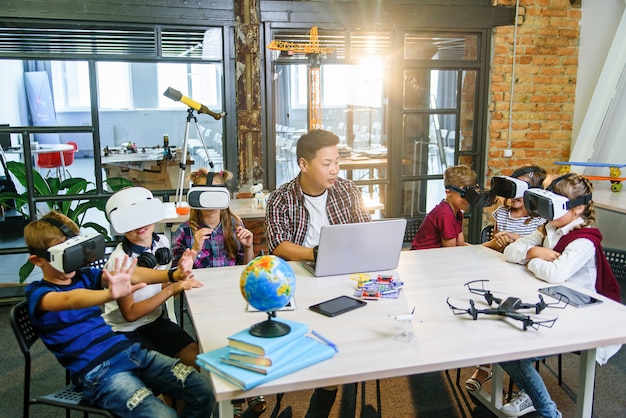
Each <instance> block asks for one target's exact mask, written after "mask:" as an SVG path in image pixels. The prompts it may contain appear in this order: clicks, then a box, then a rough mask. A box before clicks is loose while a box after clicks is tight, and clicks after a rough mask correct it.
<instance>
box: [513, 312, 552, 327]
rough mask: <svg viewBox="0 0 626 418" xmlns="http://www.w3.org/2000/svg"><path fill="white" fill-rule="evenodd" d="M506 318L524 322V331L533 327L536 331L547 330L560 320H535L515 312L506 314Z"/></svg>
mask: <svg viewBox="0 0 626 418" xmlns="http://www.w3.org/2000/svg"><path fill="white" fill-rule="evenodd" d="M504 316H506V317H508V318H512V319H515V320H517V321H521V322H522V329H523V330H524V331H526V330H527V329H528V327H531V328H533V329H535V330H539V327H546V328H552V326H553V325H554V323H555V322H556V320H557V319H558V318H554V319H544V320H540V321H539V320H534V319H532V318H531V317H530V315H523V314H519V313H515V312H509V313H507V314H505V315H504Z"/></svg>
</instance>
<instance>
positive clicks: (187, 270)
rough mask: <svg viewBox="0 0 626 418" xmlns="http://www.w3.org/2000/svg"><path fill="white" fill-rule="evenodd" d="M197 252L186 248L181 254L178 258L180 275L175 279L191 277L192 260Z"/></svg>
mask: <svg viewBox="0 0 626 418" xmlns="http://www.w3.org/2000/svg"><path fill="white" fill-rule="evenodd" d="M196 255H198V253H197V252H196V251H194V250H192V249H191V248H187V249H186V250H185V252H184V253H183V255H182V256H181V257H180V260H178V270H177V271H178V273H179V274H180V276H178V277H176V281H180V280H187V279H191V278H193V262H194V260H195V259H196Z"/></svg>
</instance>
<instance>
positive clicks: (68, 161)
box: [63, 141, 78, 167]
mask: <svg viewBox="0 0 626 418" xmlns="http://www.w3.org/2000/svg"><path fill="white" fill-rule="evenodd" d="M67 145H71V146H72V147H74V149H71V150H69V151H63V161H64V162H65V166H66V167H67V166H68V165H72V164H73V163H74V154H76V151H78V144H77V143H76V142H72V141H69V142H68V143H67Z"/></svg>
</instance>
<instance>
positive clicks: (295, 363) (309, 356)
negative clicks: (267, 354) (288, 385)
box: [196, 337, 335, 390]
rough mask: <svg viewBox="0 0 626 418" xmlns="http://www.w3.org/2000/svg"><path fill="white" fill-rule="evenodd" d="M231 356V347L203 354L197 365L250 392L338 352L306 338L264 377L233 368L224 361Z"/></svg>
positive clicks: (268, 370) (263, 375)
mask: <svg viewBox="0 0 626 418" xmlns="http://www.w3.org/2000/svg"><path fill="white" fill-rule="evenodd" d="M228 353H229V348H228V347H222V348H218V349H217V350H213V351H209V352H207V353H202V354H199V355H198V357H197V358H196V364H198V366H200V367H204V368H205V369H206V370H208V371H209V372H211V373H213V374H215V375H217V376H219V377H221V378H222V379H224V380H226V381H227V382H230V383H232V384H233V385H234V386H236V387H238V388H239V389H242V390H249V389H252V388H254V387H256V386H258V385H261V384H263V383H265V382H269V381H271V380H274V379H277V378H279V377H281V376H285V375H287V374H289V373H293V372H295V371H298V370H300V369H303V368H305V367H308V366H311V365H313V364H316V363H319V362H321V361H323V360H326V359H328V358H330V357H332V356H334V355H335V350H334V349H333V348H332V347H330V346H328V345H326V344H324V343H321V342H319V341H317V340H314V339H312V338H309V337H303V338H302V339H301V341H300V342H299V343H298V344H297V346H296V347H294V348H293V350H292V351H291V352H290V353H289V359H288V360H286V361H280V363H279V364H278V365H277V366H274V367H267V374H261V373H257V372H253V371H250V370H246V369H243V368H240V367H236V366H231V365H229V364H225V363H223V362H222V361H221V359H222V358H226V357H227V356H228Z"/></svg>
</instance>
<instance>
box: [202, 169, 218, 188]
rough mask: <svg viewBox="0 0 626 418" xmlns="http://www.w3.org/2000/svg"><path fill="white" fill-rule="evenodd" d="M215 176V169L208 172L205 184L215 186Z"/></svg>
mask: <svg viewBox="0 0 626 418" xmlns="http://www.w3.org/2000/svg"><path fill="white" fill-rule="evenodd" d="M213 177H215V173H214V172H213V170H211V171H209V172H208V173H207V175H206V182H205V183H204V184H205V185H206V186H208V187H211V186H213Z"/></svg>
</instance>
